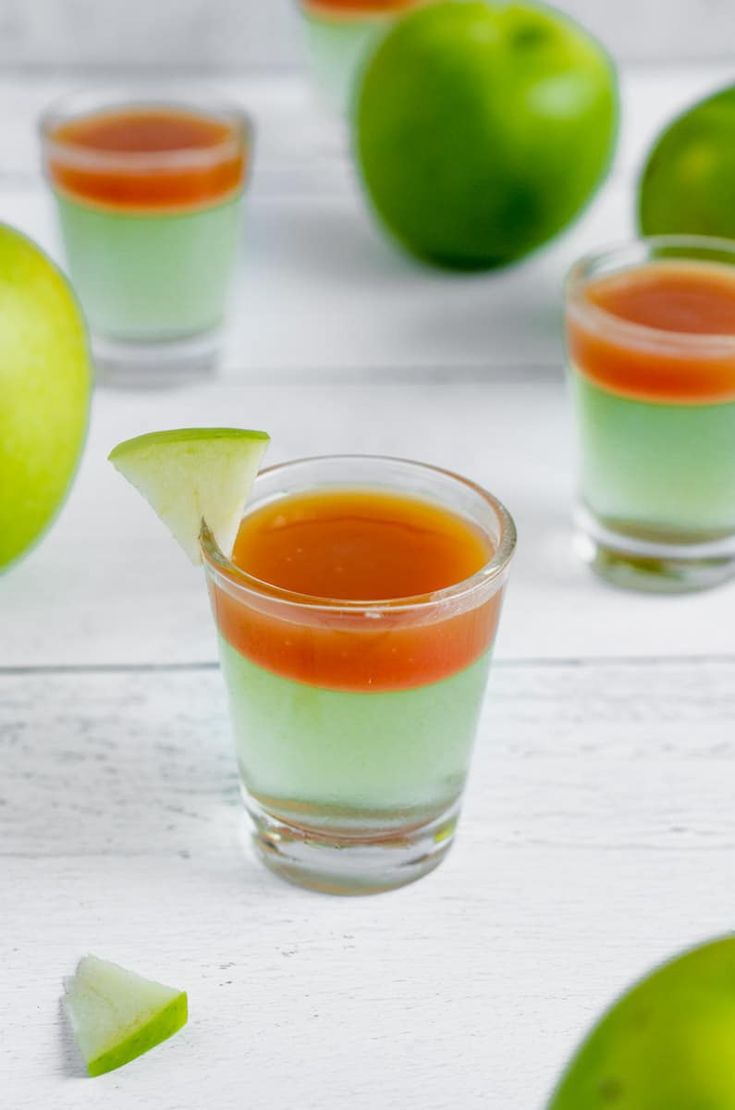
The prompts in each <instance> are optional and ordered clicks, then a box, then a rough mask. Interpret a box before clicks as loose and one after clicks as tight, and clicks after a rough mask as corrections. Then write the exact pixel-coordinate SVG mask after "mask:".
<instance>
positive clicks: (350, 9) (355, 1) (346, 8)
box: [303, 0, 421, 15]
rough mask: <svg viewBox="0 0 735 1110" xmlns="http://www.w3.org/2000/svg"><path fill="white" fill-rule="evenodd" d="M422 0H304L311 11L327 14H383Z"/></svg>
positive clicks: (412, 5)
mask: <svg viewBox="0 0 735 1110" xmlns="http://www.w3.org/2000/svg"><path fill="white" fill-rule="evenodd" d="M420 2H421V0H303V5H304V7H305V8H306V9H307V11H309V12H313V13H315V14H317V15H318V14H319V13H320V12H324V14H325V15H365V14H367V15H382V14H383V13H384V12H398V11H401V10H402V9H403V8H411V7H414V6H416V4H417V3H420Z"/></svg>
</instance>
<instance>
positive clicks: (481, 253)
mask: <svg viewBox="0 0 735 1110" xmlns="http://www.w3.org/2000/svg"><path fill="white" fill-rule="evenodd" d="M617 120H618V99H617V82H616V75H615V70H614V67H613V65H612V63H611V61H610V59H609V57H608V56H607V54H606V53H605V51H604V50H603V49H602V48H601V46H600V45H599V44H598V43H597V42H596V41H595V40H594V39H593V38H591V37H590V35H588V34H587V33H586V32H585V31H583V30H582V28H581V27H579V26H578V25H577V24H576V23H573V22H572V21H571V20H570V19H569V18H567V17H566V16H564V15H562V14H561V13H560V12H556V11H554V10H553V9H552V8H547V7H541V6H536V5H535V4H533V3H519V4H516V3H504V2H500V0H490V2H481V0H448V2H444V3H437V4H430V5H428V6H426V7H419V8H418V9H417V10H416V11H414V12H412V13H410V14H409V15H407V16H405V17H404V18H402V19H401V20H400V21H399V22H398V23H396V24H395V25H394V26H393V28H392V30H391V31H390V32H389V33H388V35H387V36H386V37H385V38H384V39H383V41H382V42H381V43H380V45H379V46H378V47H377V49H376V51H375V52H374V54H373V55H372V57H371V59H370V61H369V62H368V64H367V66H366V68H365V70H364V73H363V76H362V80H361V83H360V87H359V89H358V93H357V101H356V108H355V119H354V147H355V152H356V158H357V162H358V165H359V168H360V172H361V176H362V180H363V182H364V185H365V189H366V191H367V194H368V196H369V199H370V201H371V202H372V206H373V208H374V209H375V211H376V213H377V214H378V216H379V217H380V219H381V220H382V222H383V223H384V225H385V226H386V228H387V229H388V230H389V231H390V232H391V233H392V234H393V235H394V236H395V237H396V238H397V239H398V240H399V241H400V242H401V243H402V244H403V245H404V246H405V247H407V248H408V249H409V250H411V251H412V252H414V253H415V254H417V255H419V256H420V257H422V258H424V259H426V260H429V261H431V262H434V263H437V264H440V265H444V266H448V267H454V268H458V269H489V268H492V267H496V266H502V265H505V264H507V263H510V262H513V261H515V260H516V259H518V258H521V257H522V256H523V255H525V254H528V253H529V252H530V251H532V250H534V249H535V248H536V247H538V246H540V244H542V243H545V242H546V241H547V240H549V239H551V238H552V237H553V236H554V235H556V234H557V232H559V231H560V230H561V229H562V228H564V227H566V226H567V225H568V224H569V223H570V221H571V220H573V219H574V217H575V216H577V215H578V214H579V213H580V211H581V210H582V208H583V207H584V206H585V205H586V204H587V202H588V201H589V200H590V198H591V197H592V195H593V194H594V192H595V190H596V189H597V187H598V186H599V185H600V183H601V182H602V180H603V178H604V177H605V174H606V172H607V169H608V166H609V164H610V161H611V157H612V154H613V150H614V147H615V139H616V134H617Z"/></svg>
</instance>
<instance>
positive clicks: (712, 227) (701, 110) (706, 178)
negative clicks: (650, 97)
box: [638, 86, 735, 239]
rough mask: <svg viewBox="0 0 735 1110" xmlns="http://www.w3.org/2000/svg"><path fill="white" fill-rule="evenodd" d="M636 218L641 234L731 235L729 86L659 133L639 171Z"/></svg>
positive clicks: (733, 188)
mask: <svg viewBox="0 0 735 1110" xmlns="http://www.w3.org/2000/svg"><path fill="white" fill-rule="evenodd" d="M638 220H639V224H640V228H641V231H642V232H643V234H644V235H668V234H683V235H718V236H722V237H724V238H726V239H735V86H731V87H730V88H728V89H724V90H723V91H722V92H718V93H716V94H715V95H714V96H709V97H707V99H706V100H702V101H700V103H699V104H695V105H694V107H693V108H690V109H689V110H688V111H687V112H685V113H684V114H683V115H681V116H679V117H678V119H675V120H674V122H673V123H671V124H669V126H668V127H667V128H666V129H665V130H664V131H663V133H662V134H661V135H660V136H659V138H658V140H657V141H656V143H655V145H654V147H653V150H652V151H651V153H650V155H649V157H648V161H647V163H646V166H645V168H644V170H643V175H642V177H641V181H640V190H639V204H638Z"/></svg>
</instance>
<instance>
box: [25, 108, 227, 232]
mask: <svg viewBox="0 0 735 1110" xmlns="http://www.w3.org/2000/svg"><path fill="white" fill-rule="evenodd" d="M48 139H49V143H50V146H49V154H48V160H47V161H48V171H49V175H50V177H51V180H52V182H53V183H54V185H56V186H57V187H58V188H59V189H61V190H62V191H63V192H65V193H67V194H69V195H70V196H72V197H75V198H77V199H79V200H83V201H87V202H92V203H95V204H99V205H103V206H105V207H113V208H127V209H130V208H133V209H154V210H159V209H165V208H177V209H180V208H195V207H199V206H202V205H209V204H212V203H216V202H218V201H221V200H225V199H226V198H227V197H228V196H230V195H232V194H234V193H236V192H237V191H238V190H239V189H240V188H241V187H242V184H243V181H244V176H245V141H244V136H243V134H242V130H241V128H240V127H239V125H237V124H235V123H234V122H229V121H225V120H222V119H217V118H216V117H214V116H206V115H201V114H199V113H196V112H190V111H186V110H184V109H180V108H166V107H162V108H153V107H151V108H145V107H141V108H128V109H119V110H115V111H109V112H98V113H94V114H92V115H88V116H81V117H78V118H76V119H72V120H68V121H66V122H64V123H62V124H59V125H58V126H57V127H56V128H54V129H53V130H52V131H51V132H50V134H49V135H48Z"/></svg>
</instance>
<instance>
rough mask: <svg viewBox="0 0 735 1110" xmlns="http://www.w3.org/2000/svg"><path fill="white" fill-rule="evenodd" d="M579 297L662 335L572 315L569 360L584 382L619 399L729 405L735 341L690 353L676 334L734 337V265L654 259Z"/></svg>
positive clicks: (734, 386)
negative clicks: (625, 329)
mask: <svg viewBox="0 0 735 1110" xmlns="http://www.w3.org/2000/svg"><path fill="white" fill-rule="evenodd" d="M584 299H585V300H586V301H587V302H588V303H589V304H591V305H594V306H596V307H597V308H601V309H603V310H604V311H605V312H607V313H610V314H611V315H613V316H615V317H617V318H618V319H619V320H621V321H625V322H627V323H629V324H635V325H639V326H643V327H645V328H654V329H657V330H658V331H659V332H663V333H668V335H667V336H665V337H663V342H662V340H661V338H658V337H656V336H655V335H652V334H651V333H650V332H649V333H647V334H638V335H635V334H631V333H628V334H625V335H624V334H622V333H621V332H616V331H615V330H614V329H611V328H610V327H609V325H607V324H606V322H605V321H604V320H602V321H599V320H598V321H594V322H593V321H591V320H589V319H587V318H585V319H582V318H580V316H578V315H576V314H575V313H574V311H572V312H571V314H570V318H569V320H568V341H569V348H570V355H571V359H572V362H573V363H574V365H575V366H576V367H577V369H578V370H580V371H581V373H583V374H584V375H585V376H586V377H588V378H591V379H592V380H593V381H594V382H597V383H598V384H599V385H601V386H603V387H604V388H606V389H610V390H612V391H613V392H616V393H620V394H622V395H624V396H629V397H633V398H639V399H642V400H655V401H662V402H671V403H681V404H686V403H712V402H718V401H729V400H735V343H733V344H730V348H731V349H730V350H727V349H726V347H727V343H725V344H720V345H719V349H716V350H704V349H703V347H701V346H700V347H699V348H698V349H692V347H691V345H687V344H680V345H679V346H678V347H677V344H676V337H677V335H678V336H689V337H696V336H698V335H699V336H711V335H715V336H731V337H733V338H735V267H730V266H726V265H716V264H714V263H707V262H673V261H672V262H666V261H662V262H653V263H650V264H649V265H647V266H641V267H640V268H638V269H632V270H627V271H624V272H622V273H620V274H615V275H612V276H609V277H602V278H599V279H597V280H596V281H593V282H591V283H590V285H589V286H588V287H587V288H586V290H585V291H584Z"/></svg>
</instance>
